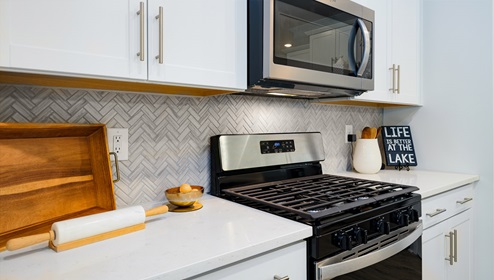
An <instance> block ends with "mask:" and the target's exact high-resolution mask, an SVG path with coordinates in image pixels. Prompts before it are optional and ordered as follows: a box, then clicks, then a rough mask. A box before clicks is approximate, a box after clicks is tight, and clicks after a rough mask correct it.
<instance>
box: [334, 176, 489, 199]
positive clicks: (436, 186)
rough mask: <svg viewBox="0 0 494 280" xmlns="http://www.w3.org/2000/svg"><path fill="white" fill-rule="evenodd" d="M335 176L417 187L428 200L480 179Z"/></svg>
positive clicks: (464, 177)
mask: <svg viewBox="0 0 494 280" xmlns="http://www.w3.org/2000/svg"><path fill="white" fill-rule="evenodd" d="M334 175H340V176H347V177H353V178H361V179H367V180H374V181H382V182H389V183H397V184H402V185H410V186H416V187H418V188H419V189H420V190H419V191H417V193H419V194H420V195H421V196H422V199H424V198H428V197H431V196H434V195H437V194H440V193H443V192H446V191H449V190H452V189H455V188H458V187H461V186H464V185H467V184H470V183H473V182H476V181H478V180H479V179H480V177H479V176H478V175H472V174H460V173H446V172H435V171H424V170H410V171H406V170H401V171H398V170H380V171H379V172H378V173H377V174H361V173H357V172H353V171H349V172H341V173H334Z"/></svg>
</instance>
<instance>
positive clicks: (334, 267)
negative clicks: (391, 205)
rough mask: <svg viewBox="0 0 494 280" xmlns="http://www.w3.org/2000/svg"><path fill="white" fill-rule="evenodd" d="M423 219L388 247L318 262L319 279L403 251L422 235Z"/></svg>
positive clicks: (330, 276)
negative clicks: (330, 262) (357, 255)
mask: <svg viewBox="0 0 494 280" xmlns="http://www.w3.org/2000/svg"><path fill="white" fill-rule="evenodd" d="M422 229H423V228H422V221H420V222H419V223H418V224H417V225H416V228H415V229H414V230H413V231H412V232H411V233H410V234H408V235H407V236H406V237H405V238H403V239H401V240H399V241H397V242H396V243H393V244H391V245H389V246H387V247H384V248H382V249H380V250H378V251H375V252H373V253H369V254H367V255H363V256H360V257H357V258H354V259H350V260H348V261H344V262H339V263H332V264H327V265H326V264H325V263H324V261H323V262H321V263H318V264H317V266H316V269H317V272H316V273H317V279H318V280H328V279H332V278H334V277H336V276H340V275H344V274H347V273H350V272H353V271H357V270H359V269H362V268H364V267H367V266H370V265H373V264H376V263H378V262H380V261H382V260H385V259H387V258H389V257H391V256H393V255H396V254H397V253H399V252H401V251H402V250H404V249H405V248H407V247H408V246H410V245H411V244H412V243H413V242H415V241H416V240H417V239H418V238H419V237H420V236H421V235H422Z"/></svg>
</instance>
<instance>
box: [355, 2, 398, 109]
mask: <svg viewBox="0 0 494 280" xmlns="http://www.w3.org/2000/svg"><path fill="white" fill-rule="evenodd" d="M354 2H357V3H359V4H361V5H363V6H365V7H368V8H369V9H372V10H374V57H373V58H374V60H373V62H374V90H373V91H369V92H364V93H363V94H362V95H361V96H358V97H356V99H357V100H360V101H372V102H376V101H377V102H389V101H390V99H391V93H390V91H389V89H390V88H391V84H390V83H391V82H390V81H391V74H390V73H391V72H390V70H389V69H388V68H389V67H390V65H389V61H391V52H389V51H388V48H389V40H390V35H389V34H388V33H389V31H388V30H389V29H390V27H389V24H388V15H389V14H390V11H389V9H390V5H388V1H383V0H379V1H376V0H354Z"/></svg>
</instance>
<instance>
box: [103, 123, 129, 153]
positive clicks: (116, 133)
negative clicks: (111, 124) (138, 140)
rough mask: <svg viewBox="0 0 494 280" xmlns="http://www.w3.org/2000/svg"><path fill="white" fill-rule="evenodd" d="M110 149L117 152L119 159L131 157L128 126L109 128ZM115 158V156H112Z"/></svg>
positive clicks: (107, 132)
mask: <svg viewBox="0 0 494 280" xmlns="http://www.w3.org/2000/svg"><path fill="white" fill-rule="evenodd" d="M106 134H107V136H108V139H107V140H108V149H109V150H110V152H115V153H116V154H117V156H118V160H119V161H121V160H128V159H129V129H128V128H107V129H106ZM110 158H111V160H115V159H114V157H110Z"/></svg>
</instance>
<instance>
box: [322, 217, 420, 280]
mask: <svg viewBox="0 0 494 280" xmlns="http://www.w3.org/2000/svg"><path fill="white" fill-rule="evenodd" d="M421 236H422V221H418V222H416V223H413V224H410V225H409V226H408V227H405V228H400V229H398V230H395V231H393V232H392V233H390V234H389V235H383V236H381V237H379V238H376V239H374V240H371V241H369V242H368V243H367V244H365V245H361V246H358V247H355V248H354V249H353V250H351V251H346V252H344V253H341V254H338V255H336V256H333V257H330V258H328V259H325V260H322V261H320V262H317V263H316V267H315V269H316V279H320V280H330V279H332V280H350V279H366V280H372V279H376V280H377V279H379V280H387V279H400V280H412V279H413V280H419V279H422V257H421V251H422V250H421V249H422V246H421V238H420V237H421Z"/></svg>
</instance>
